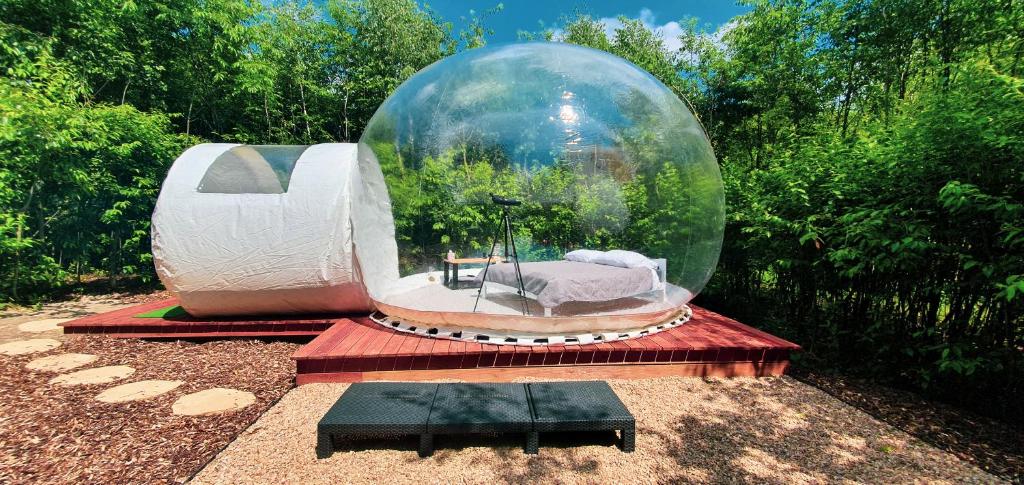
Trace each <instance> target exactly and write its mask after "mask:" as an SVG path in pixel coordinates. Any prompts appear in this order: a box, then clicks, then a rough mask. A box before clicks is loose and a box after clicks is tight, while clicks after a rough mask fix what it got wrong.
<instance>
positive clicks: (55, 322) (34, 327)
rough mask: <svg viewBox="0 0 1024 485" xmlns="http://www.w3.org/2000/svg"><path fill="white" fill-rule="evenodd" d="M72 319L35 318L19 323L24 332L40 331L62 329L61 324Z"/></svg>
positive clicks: (19, 328)
mask: <svg viewBox="0 0 1024 485" xmlns="http://www.w3.org/2000/svg"><path fill="white" fill-rule="evenodd" d="M69 320H71V319H70V318H48V319H46V320H35V321H31V322H25V323H23V324H21V325H18V330H21V331H22V332H30V333H39V332H52V331H55V330H61V328H60V324H61V323H64V322H67V321H69Z"/></svg>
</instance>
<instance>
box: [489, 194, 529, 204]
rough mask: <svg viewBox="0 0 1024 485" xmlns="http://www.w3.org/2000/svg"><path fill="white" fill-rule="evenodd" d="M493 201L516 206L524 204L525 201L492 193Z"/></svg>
mask: <svg viewBox="0 0 1024 485" xmlns="http://www.w3.org/2000/svg"><path fill="white" fill-rule="evenodd" d="M491 202H493V203H495V204H498V205H505V206H516V205H522V203H523V202H522V201H519V200H515V199H506V198H504V197H499V196H497V195H494V194H491Z"/></svg>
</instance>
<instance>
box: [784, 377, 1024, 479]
mask: <svg viewBox="0 0 1024 485" xmlns="http://www.w3.org/2000/svg"><path fill="white" fill-rule="evenodd" d="M795 377H797V378H798V379H800V380H802V381H804V382H806V383H808V384H811V385H813V386H815V387H817V388H819V389H821V390H823V391H825V392H827V393H829V394H831V395H832V396H834V397H836V398H838V399H839V400H841V401H843V402H846V403H847V404H849V405H851V406H854V407H856V408H858V409H860V410H862V411H864V412H866V413H868V414H870V415H872V416H873V417H875V419H878V420H880V421H883V422H885V423H887V424H889V425H890V426H893V427H895V428H897V429H899V430H901V431H903V432H905V433H907V434H910V435H912V436H914V437H916V438H918V439H920V440H921V441H924V442H926V443H928V444H930V445H932V446H934V447H936V448H939V449H942V450H945V451H947V452H950V453H952V454H954V455H956V456H957V457H958V458H960V459H962V460H964V461H966V462H969V463H973V464H974V465H975V466H977V467H979V468H981V469H983V470H985V471H987V472H989V473H991V474H993V475H996V476H999V477H1001V478H1004V479H1006V480H1010V481H1012V482H1014V483H1024V429H1020V428H1019V427H1015V426H1012V425H1009V424H1006V423H1003V422H1000V421H997V420H994V419H990V418H986V417H983V416H978V415H976V414H973V413H971V412H968V411H964V410H962V409H957V408H955V407H953V406H949V405H945V404H941V403H936V402H933V401H928V400H926V399H924V398H922V397H920V396H918V395H917V394H914V393H912V392H907V391H902V390H898V389H893V388H890V387H886V386H882V385H879V384H876V383H873V382H870V381H866V380H862V379H855V378H850V377H845V376H841V375H822V374H816V373H812V372H806V371H801V372H799V373H797V374H796V376H795Z"/></svg>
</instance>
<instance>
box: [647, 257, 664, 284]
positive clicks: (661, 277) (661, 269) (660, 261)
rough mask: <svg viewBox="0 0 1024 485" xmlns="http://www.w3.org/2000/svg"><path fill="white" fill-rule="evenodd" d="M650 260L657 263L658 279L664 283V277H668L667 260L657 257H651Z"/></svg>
mask: <svg viewBox="0 0 1024 485" xmlns="http://www.w3.org/2000/svg"><path fill="white" fill-rule="evenodd" d="M651 261H654V264H656V265H658V279H659V280H661V282H662V283H664V282H665V279H666V278H667V277H668V276H667V275H668V260H666V259H665V258H658V259H652V260H651Z"/></svg>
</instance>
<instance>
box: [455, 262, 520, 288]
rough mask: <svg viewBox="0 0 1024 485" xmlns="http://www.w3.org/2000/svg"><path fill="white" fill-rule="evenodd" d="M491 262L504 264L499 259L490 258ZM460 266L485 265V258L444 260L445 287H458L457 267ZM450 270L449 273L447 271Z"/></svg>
mask: <svg viewBox="0 0 1024 485" xmlns="http://www.w3.org/2000/svg"><path fill="white" fill-rule="evenodd" d="M490 259H491V262H494V263H504V262H505V259H504V258H501V257H492V258H490ZM462 264H487V258H455V259H445V260H444V284H445V286H447V287H449V288H452V289H455V288H457V287H458V285H459V265H462ZM449 268H450V271H449Z"/></svg>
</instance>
